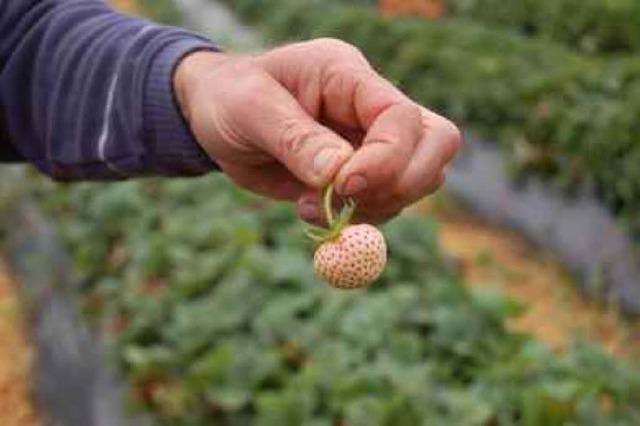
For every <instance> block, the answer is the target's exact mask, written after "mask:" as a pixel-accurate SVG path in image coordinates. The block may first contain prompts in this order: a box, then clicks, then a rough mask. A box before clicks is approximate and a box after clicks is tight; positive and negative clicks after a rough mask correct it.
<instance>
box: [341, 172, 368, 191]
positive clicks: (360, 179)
mask: <svg viewBox="0 0 640 426" xmlns="http://www.w3.org/2000/svg"><path fill="white" fill-rule="evenodd" d="M366 188H367V180H366V179H365V177H364V176H362V175H353V176H351V177H350V178H349V179H347V183H346V184H345V185H344V187H343V191H342V194H343V195H353V194H356V193H358V192H360V191H363V190H365V189H366Z"/></svg>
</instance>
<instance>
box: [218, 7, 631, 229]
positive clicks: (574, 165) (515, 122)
mask: <svg viewBox="0 0 640 426" xmlns="http://www.w3.org/2000/svg"><path fill="white" fill-rule="evenodd" d="M229 3H230V4H231V5H232V7H233V8H234V9H235V10H236V11H237V12H238V13H239V14H241V15H243V16H245V17H246V19H248V20H249V21H251V22H253V23H255V24H257V25H259V26H260V27H262V28H264V31H265V33H266V34H268V35H269V36H270V37H272V38H273V39H274V40H287V39H298V38H309V37H318V36H333V37H339V38H342V39H345V40H347V41H350V42H352V43H354V44H355V45H357V46H359V47H360V48H361V49H363V50H364V52H365V53H366V54H367V56H368V57H369V58H370V59H371V60H372V62H373V63H374V64H375V65H376V67H377V68H378V69H380V70H381V71H382V72H384V74H385V75H387V76H389V77H391V78H392V79H393V80H394V81H395V82H397V83H398V84H399V85H400V86H401V87H402V88H403V89H404V90H405V91H407V92H408V93H409V94H411V95H412V96H413V97H414V98H415V99H417V100H418V101H420V102H422V103H423V104H425V105H429V106H430V107H431V108H434V109H435V110H438V111H441V112H443V113H445V114H446V115H448V116H450V117H452V118H454V119H455V120H457V121H459V122H460V123H464V124H465V125H468V126H470V127H471V128H472V129H474V131H476V132H477V133H479V134H481V135H485V136H487V137H489V138H492V139H498V140H500V141H502V142H503V147H504V151H505V155H506V156H507V157H508V159H509V161H510V164H511V168H512V169H513V171H514V172H517V173H520V174H523V175H524V174H528V173H535V174H538V175H540V176H543V177H546V178H549V179H551V180H552V182H553V183H554V184H555V185H556V186H558V187H561V188H564V189H567V190H569V191H574V190H576V189H577V188H581V187H583V186H587V187H593V188H595V190H596V192H597V193H598V195H599V196H600V197H601V198H602V199H603V201H604V202H605V203H607V205H608V206H609V207H610V208H611V209H612V211H613V212H614V213H615V214H617V215H618V216H619V217H620V219H621V221H622V222H623V223H625V224H627V225H628V226H629V229H630V230H632V232H634V233H635V234H637V235H640V215H638V214H637V212H638V211H639V210H640V172H639V170H640V168H638V167H637V164H639V162H640V144H638V143H637V137H638V136H637V135H639V134H640V121H639V120H638V119H637V117H639V116H640V79H639V78H638V76H640V59H639V58H607V59H601V58H591V57H586V56H581V55H578V54H576V53H574V52H571V51H569V50H567V49H566V48H564V47H562V46H560V45H557V44H553V43H549V42H546V41H544V40H540V39H527V38H525V37H522V36H520V35H518V34H516V33H514V32H508V31H500V30H496V29H495V28H488V27H485V26H484V25H482V24H478V23H475V22H469V21H465V20H457V19H449V20H441V21H435V22H427V21H424V20H418V19H401V18H394V19H389V18H383V17H380V16H377V14H376V12H375V11H374V10H372V8H368V7H362V6H360V7H355V6H345V5H336V4H326V3H325V2H322V1H319V0H304V1H299V0H295V1H293V0H273V1H271V2H270V5H269V7H264V5H262V2H259V1H257V0H237V1H233V2H229ZM343 3H344V2H343ZM543 3H545V4H546V3H550V2H543ZM501 4H502V3H501ZM536 4H537V3H536ZM514 5H515V3H514ZM509 7H515V6H507V5H502V6H498V5H496V6H495V7H493V8H491V9H487V10H488V12H487V13H490V12H492V11H494V10H497V9H501V8H509ZM577 9H580V8H577ZM613 165H615V167H614V166H613Z"/></svg>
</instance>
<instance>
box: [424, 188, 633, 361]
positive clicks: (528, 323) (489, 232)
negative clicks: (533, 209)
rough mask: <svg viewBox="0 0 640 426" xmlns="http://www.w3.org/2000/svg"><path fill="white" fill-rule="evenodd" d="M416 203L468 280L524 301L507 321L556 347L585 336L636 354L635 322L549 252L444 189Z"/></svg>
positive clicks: (617, 353) (620, 352)
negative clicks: (583, 289)
mask: <svg viewBox="0 0 640 426" xmlns="http://www.w3.org/2000/svg"><path fill="white" fill-rule="evenodd" d="M417 209H418V210H419V211H420V212H422V213H426V214H428V215H433V216H435V217H436V218H437V219H438V221H439V223H440V244H441V246H442V249H443V250H444V252H445V253H446V254H447V255H449V256H451V257H453V258H454V259H455V260H456V262H457V264H459V265H460V267H461V270H462V272H463V274H464V276H465V279H466V281H467V282H468V283H469V285H470V286H472V287H475V288H497V289H499V290H502V291H504V292H506V293H507V294H508V295H509V296H510V297H513V298H514V299H515V300H518V301H521V302H524V303H525V304H526V305H527V306H528V309H527V311H526V312H525V313H524V314H523V315H522V316H521V317H519V318H517V319H515V320H513V321H512V323H511V326H512V327H513V328H514V329H517V330H520V331H526V332H528V333H532V334H533V335H535V336H536V337H537V338H538V339H540V340H542V341H544V342H546V343H547V344H549V345H550V346H551V347H552V348H554V349H556V350H562V349H564V348H566V347H567V345H570V344H571V343H572V342H574V341H575V340H576V339H577V338H585V339H587V340H589V341H594V342H599V343H600V344H602V345H603V346H604V347H605V348H606V350H607V351H608V352H609V353H611V354H613V355H615V356H622V357H637V356H638V354H640V322H638V320H630V319H625V318H623V317H622V316H621V315H620V314H619V312H617V310H616V309H615V307H612V306H604V305H601V304H598V303H597V302H594V301H589V300H587V299H586V298H585V297H583V295H582V294H581V293H580V292H579V290H578V289H577V287H576V285H575V281H574V280H573V278H572V277H571V275H570V274H569V273H568V271H566V270H565V269H564V268H563V267H562V266H561V264H560V262H558V261H557V259H554V257H553V256H552V255H551V254H550V253H547V252H545V251H544V250H542V249H540V248H537V247H534V246H533V245H532V244H530V243H529V242H528V241H526V240H525V239H524V238H523V237H521V236H520V235H518V234H517V233H515V232H512V231H509V230H505V229H502V228H499V227H496V226H493V225H491V224H488V223H486V222H483V221H482V220H480V219H478V218H477V217H475V216H473V215H471V214H470V213H468V212H465V210H464V209H463V208H461V207H460V206H457V205H456V204H455V201H454V200H452V199H451V198H447V197H446V195H445V196H438V197H435V198H432V199H431V201H426V202H424V203H423V204H421V205H419V207H417Z"/></svg>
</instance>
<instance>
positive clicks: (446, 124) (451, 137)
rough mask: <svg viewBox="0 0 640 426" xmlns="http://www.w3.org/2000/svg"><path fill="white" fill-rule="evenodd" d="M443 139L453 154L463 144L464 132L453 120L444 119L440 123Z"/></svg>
mask: <svg viewBox="0 0 640 426" xmlns="http://www.w3.org/2000/svg"><path fill="white" fill-rule="evenodd" d="M440 132H441V134H442V137H443V140H444V141H445V143H446V144H447V145H448V147H449V149H450V150H451V156H453V155H454V154H455V153H456V152H457V151H458V150H459V149H460V147H461V146H462V132H461V131H460V129H459V128H458V126H456V125H455V124H454V123H453V122H452V121H450V120H447V119H443V120H442V122H441V124H440Z"/></svg>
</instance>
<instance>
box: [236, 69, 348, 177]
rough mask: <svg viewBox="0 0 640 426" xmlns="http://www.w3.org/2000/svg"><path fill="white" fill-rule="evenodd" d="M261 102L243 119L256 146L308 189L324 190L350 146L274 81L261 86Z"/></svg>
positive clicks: (253, 106) (343, 161)
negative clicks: (279, 163)
mask: <svg viewBox="0 0 640 426" xmlns="http://www.w3.org/2000/svg"><path fill="white" fill-rule="evenodd" d="M269 78H270V77H269ZM260 98H261V99H262V101H261V102H255V103H253V104H252V105H250V107H251V108H250V110H251V113H250V114H248V115H247V116H246V117H245V121H246V123H245V124H246V125H247V126H249V127H250V128H251V129H252V131H251V132H249V133H251V134H253V135H254V137H255V141H256V143H258V144H260V148H261V149H263V150H264V151H266V152H267V153H269V154H270V155H271V156H273V157H274V158H276V159H277V160H278V161H279V162H281V163H282V164H283V165H284V166H285V167H286V168H287V169H288V170H289V171H290V172H291V173H292V174H293V175H294V176H296V178H298V179H299V180H300V181H301V182H303V183H304V184H306V185H307V186H309V187H311V188H321V187H323V186H326V185H327V184H328V183H329V182H330V181H331V180H332V179H333V178H334V176H335V175H336V174H337V172H338V171H339V170H340V168H341V167H342V165H343V164H344V163H346V162H347V160H349V158H350V157H351V156H352V155H353V147H352V146H351V144H349V143H348V142H347V141H346V140H344V139H343V138H341V137H340V136H339V135H337V134H336V133H334V132H333V131H332V130H330V129H329V128H327V127H325V126H322V125H321V124H319V123H318V122H316V121H315V120H314V119H313V118H312V117H311V116H309V115H308V114H307V112H306V111H305V110H304V109H303V108H302V107H301V106H300V104H299V103H298V101H297V100H296V99H295V98H294V97H293V96H292V95H291V94H290V93H289V92H288V91H287V90H286V89H285V88H283V87H282V86H281V85H280V84H278V83H277V82H276V81H275V80H272V81H271V82H270V84H264V85H263V86H262V89H261V96H260Z"/></svg>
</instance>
